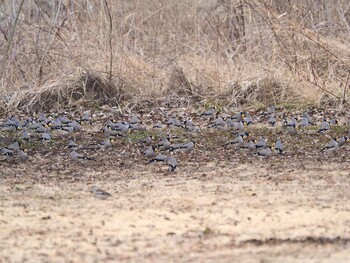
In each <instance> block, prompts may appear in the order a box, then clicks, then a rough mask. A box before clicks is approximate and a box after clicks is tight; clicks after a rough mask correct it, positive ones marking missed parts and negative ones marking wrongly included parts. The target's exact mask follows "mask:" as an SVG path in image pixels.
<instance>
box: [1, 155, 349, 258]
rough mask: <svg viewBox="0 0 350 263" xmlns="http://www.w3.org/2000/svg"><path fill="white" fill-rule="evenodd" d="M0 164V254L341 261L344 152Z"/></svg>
mask: <svg viewBox="0 0 350 263" xmlns="http://www.w3.org/2000/svg"><path fill="white" fill-rule="evenodd" d="M35 160H36V161H35ZM38 160H39V161H38ZM1 165H2V169H1V173H0V178H1V185H0V229H1V231H0V262H121V261H130V262H296V261H302V262H349V261H350V191H349V185H350V174H349V163H348V162H335V161H329V160H328V161H327V160H325V161H322V160H319V161H312V160H308V161H303V162H302V163H301V162H300V161H298V160H295V159H293V160H289V159H288V158H285V159H274V158H272V159H269V160H268V161H258V160H256V159H252V160H246V161H244V162H243V161H240V160H238V159H237V160H236V159H232V160H227V161H220V160H214V161H207V162H198V161H196V160H191V159H190V158H188V159H187V161H186V162H185V163H184V162H182V166H180V167H179V170H178V171H177V172H176V173H169V172H167V170H166V167H161V166H157V165H147V166H146V165H144V164H142V163H141V164H137V165H135V164H133V165H132V164H131V163H129V165H128V163H126V164H125V163H121V164H120V163H118V164H117V163H113V160H104V163H103V165H99V164H98V163H97V164H95V163H93V164H92V163H88V164H74V163H72V162H71V161H66V162H63V163H61V164H60V165H58V164H57V163H56V162H55V161H47V162H40V159H39V157H36V159H34V160H32V161H31V163H30V164H26V165H24V164H16V165H14V164H11V163H7V162H3V163H2V164H1ZM92 185H98V186H100V187H101V188H102V189H104V190H106V191H108V192H109V193H110V194H112V196H113V197H112V198H110V199H107V200H99V199H97V198H95V197H94V196H93V195H92V194H91V193H90V192H89V189H90V187H91V186H92Z"/></svg>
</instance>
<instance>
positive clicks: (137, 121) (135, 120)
mask: <svg viewBox="0 0 350 263" xmlns="http://www.w3.org/2000/svg"><path fill="white" fill-rule="evenodd" d="M129 123H130V124H133V125H135V124H137V123H141V120H140V119H139V117H138V116H132V117H131V119H130V121H129Z"/></svg>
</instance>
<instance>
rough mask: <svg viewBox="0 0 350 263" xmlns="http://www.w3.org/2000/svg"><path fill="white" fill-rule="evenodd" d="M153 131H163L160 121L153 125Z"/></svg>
mask: <svg viewBox="0 0 350 263" xmlns="http://www.w3.org/2000/svg"><path fill="white" fill-rule="evenodd" d="M153 129H163V123H162V122H161V121H158V122H157V123H156V124H154V125H153Z"/></svg>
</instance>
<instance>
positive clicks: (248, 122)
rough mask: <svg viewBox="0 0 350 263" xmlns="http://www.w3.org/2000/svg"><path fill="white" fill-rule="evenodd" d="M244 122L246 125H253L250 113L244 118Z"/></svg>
mask: <svg viewBox="0 0 350 263" xmlns="http://www.w3.org/2000/svg"><path fill="white" fill-rule="evenodd" d="M243 122H244V123H245V124H246V125H251V124H253V118H252V116H250V113H249V112H247V113H246V114H245V117H244V119H243Z"/></svg>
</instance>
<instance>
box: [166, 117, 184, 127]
mask: <svg viewBox="0 0 350 263" xmlns="http://www.w3.org/2000/svg"><path fill="white" fill-rule="evenodd" d="M166 124H167V126H168V127H171V128H172V127H177V128H182V127H183V124H182V122H181V121H180V120H179V119H178V118H176V117H171V118H170V119H169V120H168V121H167V123H166Z"/></svg>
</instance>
